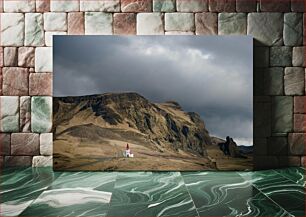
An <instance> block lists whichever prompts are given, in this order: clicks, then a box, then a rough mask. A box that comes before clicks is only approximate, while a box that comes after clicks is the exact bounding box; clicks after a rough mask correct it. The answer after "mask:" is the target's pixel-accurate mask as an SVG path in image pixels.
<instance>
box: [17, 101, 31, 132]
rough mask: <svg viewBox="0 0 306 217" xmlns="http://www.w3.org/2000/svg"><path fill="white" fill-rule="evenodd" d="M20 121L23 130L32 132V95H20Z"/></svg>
mask: <svg viewBox="0 0 306 217" xmlns="http://www.w3.org/2000/svg"><path fill="white" fill-rule="evenodd" d="M19 109H20V115H19V118H20V120H19V123H20V130H21V132H31V97H30V96H22V97H20V108H19Z"/></svg>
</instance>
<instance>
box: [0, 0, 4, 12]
mask: <svg viewBox="0 0 306 217" xmlns="http://www.w3.org/2000/svg"><path fill="white" fill-rule="evenodd" d="M2 12H3V0H0V13H2Z"/></svg>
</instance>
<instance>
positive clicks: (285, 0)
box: [260, 0, 290, 12]
mask: <svg viewBox="0 0 306 217" xmlns="http://www.w3.org/2000/svg"><path fill="white" fill-rule="evenodd" d="M260 10H261V11H262V12H289V11H290V0H280V1H277V2H275V1H272V0H260Z"/></svg>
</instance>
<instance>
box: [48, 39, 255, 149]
mask: <svg viewBox="0 0 306 217" xmlns="http://www.w3.org/2000/svg"><path fill="white" fill-rule="evenodd" d="M252 49H253V39H252V37H250V36H54V48H53V50H54V54H53V55H54V96H77V95H89V94H101V93H105V92H122V91H133V92H138V93H139V94H141V95H143V96H144V97H146V98H148V99H149V100H151V101H153V102H164V101H168V100H174V101H177V102H178V103H179V104H180V105H181V106H182V107H183V109H184V110H185V111H193V112H197V113H199V114H200V115H201V117H202V119H203V120H204V122H205V124H206V128H207V129H208V131H209V132H210V134H211V135H215V136H218V137H221V138H225V137H226V136H227V135H229V136H231V137H233V138H234V140H235V141H236V142H237V143H238V145H252V144H253V51H252Z"/></svg>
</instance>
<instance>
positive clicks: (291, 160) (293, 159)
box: [278, 156, 301, 167]
mask: <svg viewBox="0 0 306 217" xmlns="http://www.w3.org/2000/svg"><path fill="white" fill-rule="evenodd" d="M278 159H279V167H299V166H301V157H299V156H280V157H278Z"/></svg>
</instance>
